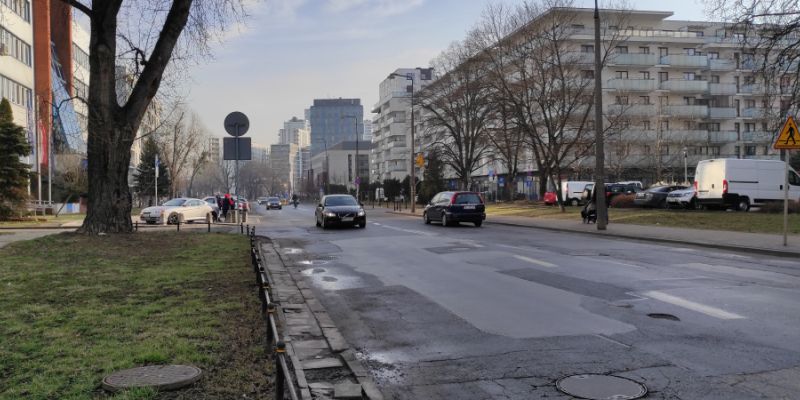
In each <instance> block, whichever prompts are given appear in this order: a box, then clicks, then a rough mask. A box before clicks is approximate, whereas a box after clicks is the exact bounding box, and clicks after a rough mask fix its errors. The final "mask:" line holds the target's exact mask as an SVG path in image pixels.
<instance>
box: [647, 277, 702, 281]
mask: <svg viewBox="0 0 800 400" xmlns="http://www.w3.org/2000/svg"><path fill="white" fill-rule="evenodd" d="M707 278H708V277H707V276H691V277H688V278H657V279H640V280H639V282H657V281H686V280H695V279H707Z"/></svg>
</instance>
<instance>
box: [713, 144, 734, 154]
mask: <svg viewBox="0 0 800 400" xmlns="http://www.w3.org/2000/svg"><path fill="white" fill-rule="evenodd" d="M709 149H710V150H711V155H712V156H718V155H719V154H720V152H719V146H711V147H709ZM737 152H738V151H737Z"/></svg>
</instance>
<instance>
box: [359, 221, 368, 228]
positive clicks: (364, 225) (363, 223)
mask: <svg viewBox="0 0 800 400" xmlns="http://www.w3.org/2000/svg"><path fill="white" fill-rule="evenodd" d="M366 227H367V220H364V222H362V223H360V224H358V228H359V229H364V228H366Z"/></svg>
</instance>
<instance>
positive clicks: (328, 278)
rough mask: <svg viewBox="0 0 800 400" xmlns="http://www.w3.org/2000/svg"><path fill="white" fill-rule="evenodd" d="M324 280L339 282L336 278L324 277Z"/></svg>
mask: <svg viewBox="0 0 800 400" xmlns="http://www.w3.org/2000/svg"><path fill="white" fill-rule="evenodd" d="M322 280H323V281H325V282H339V280H338V279H336V278H334V277H332V276H323V277H322Z"/></svg>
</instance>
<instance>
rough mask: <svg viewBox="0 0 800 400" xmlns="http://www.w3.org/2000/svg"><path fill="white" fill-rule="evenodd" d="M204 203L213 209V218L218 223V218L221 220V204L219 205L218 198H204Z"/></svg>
mask: <svg viewBox="0 0 800 400" xmlns="http://www.w3.org/2000/svg"><path fill="white" fill-rule="evenodd" d="M203 201H205V202H206V203H207V204H208V206H209V207H211V216H212V217H214V221H216V220H217V218H219V204H217V198H216V197H215V196H208V197H204V198H203Z"/></svg>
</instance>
